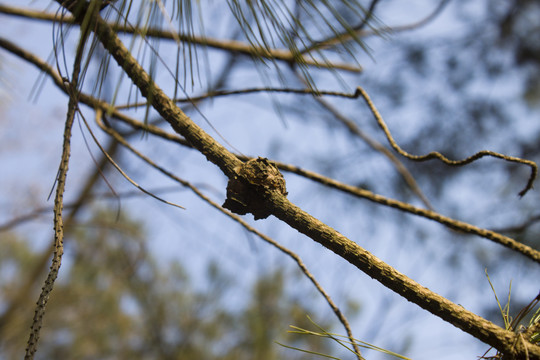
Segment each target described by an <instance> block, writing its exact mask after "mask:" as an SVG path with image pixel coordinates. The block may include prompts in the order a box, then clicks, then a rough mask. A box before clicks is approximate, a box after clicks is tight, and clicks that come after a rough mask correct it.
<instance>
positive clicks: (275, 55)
mask: <svg viewBox="0 0 540 360" xmlns="http://www.w3.org/2000/svg"><path fill="white" fill-rule="evenodd" d="M0 13H3V14H7V15H13V16H19V17H24V18H30V19H35V20H43V21H49V22H58V23H66V24H76V22H75V20H74V18H73V17H72V16H58V15H56V14H52V13H45V12H42V11H35V10H27V9H21V8H16V7H11V6H6V5H2V4H0ZM109 25H110V27H111V28H112V29H113V30H114V31H115V32H117V33H125V34H132V35H137V36H144V37H148V38H159V39H164V40H177V39H179V40H180V41H182V42H187V43H190V44H194V45H199V46H205V47H209V48H213V49H219V50H224V51H228V52H232V53H238V54H243V55H247V56H251V57H254V58H265V59H269V60H277V61H283V62H286V63H289V64H295V63H301V64H303V65H308V66H314V67H317V68H322V69H337V70H343V71H349V72H356V73H358V72H362V68H361V67H360V66H358V65H350V64H344V63H332V62H328V61H317V60H314V59H313V58H312V57H311V56H301V55H296V54H293V53H292V52H291V51H289V50H284V49H267V48H263V47H260V46H252V45H250V44H246V43H244V42H241V41H237V40H226V39H214V38H208V37H201V36H195V35H186V34H180V33H176V32H171V31H165V30H159V29H153V28H148V29H144V31H142V30H141V29H138V28H136V27H133V26H130V25H125V26H123V25H118V24H114V23H111V24H109Z"/></svg>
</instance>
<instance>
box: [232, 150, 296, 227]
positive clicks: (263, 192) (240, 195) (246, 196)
mask: <svg viewBox="0 0 540 360" xmlns="http://www.w3.org/2000/svg"><path fill="white" fill-rule="evenodd" d="M236 173H237V174H238V175H237V176H234V177H232V178H230V179H229V182H228V184H227V199H226V200H225V202H224V203H223V207H224V208H226V209H229V210H231V211H232V212H233V213H236V214H239V215H245V214H248V213H251V214H253V217H254V218H255V220H258V219H266V218H267V217H268V216H270V211H269V210H268V209H267V207H266V203H265V198H266V196H267V195H268V194H269V193H271V192H273V191H277V192H279V193H280V194H282V195H287V189H286V187H285V179H284V178H283V175H282V174H281V173H280V172H279V170H278V168H277V167H276V166H275V165H274V164H273V163H272V162H270V161H269V160H268V159H266V158H262V157H258V158H257V159H251V160H248V161H246V162H245V163H243V164H242V166H240V167H239V168H237V169H236Z"/></svg>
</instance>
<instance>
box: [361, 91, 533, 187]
mask: <svg viewBox="0 0 540 360" xmlns="http://www.w3.org/2000/svg"><path fill="white" fill-rule="evenodd" d="M355 94H357V95H361V96H362V98H363V99H364V101H365V102H366V104H367V105H368V107H369V109H370V110H371V113H372V114H373V116H374V117H375V120H376V121H377V124H378V125H379V127H380V128H381V129H382V131H383V132H384V135H385V136H386V138H387V139H388V142H389V143H390V145H391V146H392V148H394V150H396V151H397V152H398V153H399V154H400V155H401V156H404V157H406V158H407V159H410V160H414V161H426V160H431V159H439V160H441V161H442V162H443V163H445V164H446V165H450V166H463V165H467V164H470V163H472V162H474V161H476V160H478V159H480V158H483V157H485V156H491V157H494V158H499V159H503V160H506V161H509V162H514V163H518V164H523V165H527V166H529V167H530V168H531V175H530V176H529V180H528V181H527V185H526V186H525V188H524V189H523V190H521V191H520V192H519V196H523V195H525V194H526V193H527V191H529V190H531V189H532V187H533V183H534V180H535V179H536V175H537V174H538V166H537V165H536V163H535V162H534V161H530V160H526V159H521V158H518V157H514V156H508V155H504V154H499V153H496V152H494V151H489V150H482V151H479V152H477V153H476V154H473V155H471V156H469V157H468V158H465V159H463V160H450V159H448V158H447V157H445V156H444V155H443V154H441V153H439V152H437V151H432V152H430V153H429V154H426V155H411V154H409V153H408V152H406V151H405V150H403V149H401V147H399V145H398V144H397V143H396V142H395V140H394V138H393V137H392V134H391V133H390V130H388V126H386V123H385V122H384V120H383V119H382V116H381V114H379V111H378V110H377V108H376V107H375V105H374V104H373V101H371V98H370V97H369V95H368V94H367V93H366V91H365V90H364V89H362V88H361V87H357V88H356V93H355Z"/></svg>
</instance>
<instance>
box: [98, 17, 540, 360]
mask: <svg viewBox="0 0 540 360" xmlns="http://www.w3.org/2000/svg"><path fill="white" fill-rule="evenodd" d="M95 33H96V35H97V37H98V39H99V40H100V41H101V42H102V44H103V45H104V46H105V48H106V49H107V50H108V51H109V53H110V54H111V55H112V56H113V57H114V59H115V60H116V61H117V63H118V64H119V65H120V66H121V67H122V68H123V69H124V71H125V72H126V74H127V75H128V76H129V77H130V78H131V79H132V81H133V82H134V83H135V85H136V86H137V87H138V88H139V90H140V91H141V93H142V94H143V96H145V97H147V98H151V102H152V106H153V107H154V108H155V109H156V110H157V111H158V112H159V113H160V115H161V116H163V118H164V119H165V120H166V121H167V122H168V123H169V124H170V125H171V126H172V127H173V129H174V130H175V131H176V132H178V133H179V134H181V135H182V136H184V137H185V138H186V140H188V141H189V142H190V143H191V144H192V145H193V146H194V147H195V148H196V149H197V150H199V151H200V152H201V153H202V154H204V155H205V156H206V158H207V159H208V160H209V161H211V162H212V163H214V164H215V165H217V166H218V167H219V168H220V169H221V170H222V171H223V173H224V174H225V175H226V176H227V177H229V178H232V177H237V176H238V173H237V170H236V169H237V168H238V167H241V165H242V162H241V161H240V160H239V159H238V158H237V157H236V156H235V155H234V154H232V153H231V152H229V151H228V150H227V149H226V148H225V147H223V146H222V145H221V144H219V143H218V142H217V141H215V140H214V139H213V138H212V137H211V136H210V135H208V134H207V133H205V132H204V131H203V130H202V129H201V128H200V127H199V126H197V125H196V124H195V123H194V122H193V121H192V120H191V119H190V118H189V117H188V116H187V115H185V114H184V113H183V112H182V111H181V110H180V109H179V108H178V107H176V106H175V104H174V102H173V100H171V99H170V98H169V97H168V96H167V95H165V93H164V92H163V91H162V90H161V89H160V88H159V87H158V86H157V85H156V84H155V83H154V82H153V81H152V79H151V78H150V76H149V75H148V74H147V73H146V72H145V71H144V69H143V68H142V67H141V66H140V65H139V64H138V62H137V61H136V60H135V59H134V58H133V56H131V54H130V52H129V51H128V50H127V49H126V47H125V46H124V45H123V44H122V43H121V42H120V40H119V39H118V37H117V36H116V34H115V33H114V31H113V29H112V28H111V27H110V26H109V25H108V24H107V23H106V22H105V21H104V20H103V19H101V18H98V19H97V21H96V27H95ZM261 195H264V197H265V199H266V204H267V207H268V210H269V211H270V212H271V213H272V214H273V215H275V216H276V217H277V218H278V219H280V220H282V221H284V222H286V223H287V224H289V225H290V226H291V227H293V228H295V229H296V230H298V231H300V232H301V233H304V234H306V235H307V236H309V237H310V238H312V239H313V240H315V241H317V242H319V243H320V244H322V245H323V246H325V247H326V248H328V249H330V250H332V251H334V252H335V253H336V254H338V255H339V256H341V257H343V258H345V259H346V260H348V261H349V262H351V263H352V264H354V265H355V266H356V267H357V268H359V269H360V270H362V271H363V272H365V273H366V274H368V275H369V276H371V277H373V278H375V279H376V280H377V281H379V282H380V283H382V284H383V285H385V286H386V287H388V288H390V289H392V290H393V291H394V292H396V293H398V294H400V295H401V296H403V297H405V298H406V299H407V300H409V301H411V302H414V303H415V304H417V305H419V306H420V307H422V308H423V309H425V310H428V311H430V312H431V313H433V314H434V315H436V316H439V317H441V318H442V319H443V320H445V321H448V322H450V323H452V324H453V325H454V326H456V327H458V328H460V329H462V330H464V331H466V332H467V333H469V334H471V335H473V336H475V337H476V338H478V339H479V340H481V341H483V342H485V343H487V344H489V345H491V346H493V347H495V348H497V349H498V350H500V351H502V352H504V353H506V354H518V356H520V357H524V356H525V353H528V356H529V358H530V359H540V347H536V346H533V345H532V344H530V343H520V344H518V345H515V344H516V343H517V341H515V340H516V336H517V335H515V334H514V333H512V332H509V331H506V330H503V329H501V328H500V327H498V326H495V325H494V324H493V323H491V322H489V321H487V320H485V319H483V318H481V317H479V316H478V315H476V314H474V313H472V312H470V311H467V310H465V309H464V308H463V307H461V306H459V305H456V304H454V303H452V302H451V301H449V300H447V299H445V298H443V297H442V296H440V295H438V294H436V293H434V292H432V291H430V290H429V289H427V288H424V287H422V286H421V285H420V284H418V283H416V282H414V281H413V280H411V279H409V278H407V277H406V276H405V275H403V274H401V273H399V272H398V271H396V270H395V269H393V268H392V267H391V266H389V265H387V264H386V263H384V262H382V261H381V260H379V259H378V258H376V257H375V256H373V255H372V254H371V253H369V252H368V251H366V250H364V249H363V248H361V247H360V246H359V245H357V244H356V243H355V242H353V241H351V240H349V239H347V238H346V237H344V236H343V235H341V234H340V233H338V232H337V231H336V230H334V229H332V228H331V227H329V226H328V225H326V224H324V223H322V222H321V221H319V220H317V219H315V218H314V217H312V216H311V215H309V214H307V213H306V212H304V211H303V210H301V209H300V208H298V207H297V206H295V205H294V204H292V203H291V202H289V201H288V200H287V198H286V197H285V196H284V195H281V194H279V193H278V192H277V191H271V190H270V191H267V192H265V193H264V194H261Z"/></svg>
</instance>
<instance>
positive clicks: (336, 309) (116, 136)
mask: <svg viewBox="0 0 540 360" xmlns="http://www.w3.org/2000/svg"><path fill="white" fill-rule="evenodd" d="M102 114H103V113H102V111H101V110H100V109H96V122H97V124H98V125H99V127H100V128H101V129H102V130H103V131H105V132H106V133H107V134H109V135H110V136H112V137H113V138H114V139H115V140H116V141H118V142H119V143H120V144H122V146H124V147H125V148H127V149H128V150H130V151H131V152H132V153H133V154H135V155H136V156H137V157H139V158H140V159H142V160H143V161H145V162H146V163H147V164H149V165H150V166H152V167H153V168H155V169H156V170H158V171H160V172H161V173H162V174H164V175H166V176H167V177H169V178H170V179H172V180H174V181H176V182H178V183H180V184H182V185H183V186H185V187H187V188H189V189H190V190H191V191H193V192H194V193H195V194H196V195H197V196H198V197H200V198H201V199H203V200H204V201H206V202H207V203H208V204H210V205H211V206H213V207H214V208H216V209H218V210H219V211H221V212H222V213H224V214H225V215H227V216H228V217H230V218H232V219H233V220H235V221H236V222H238V223H239V224H240V225H242V226H243V227H244V228H245V229H246V230H248V231H249V232H251V233H253V234H255V235H257V236H258V237H260V238H261V239H263V240H264V241H266V242H267V243H269V244H270V245H272V246H274V247H275V248H277V249H278V250H280V251H281V252H283V253H285V254H286V255H288V256H289V257H291V258H292V259H293V260H294V261H295V262H296V264H297V265H298V267H299V268H300V270H301V271H302V272H303V273H304V275H305V276H306V277H307V278H308V279H309V280H310V281H311V282H312V283H313V285H314V286H315V288H316V289H317V291H319V293H320V294H321V295H322V296H323V297H324V299H325V300H326V302H327V303H328V305H329V306H330V308H331V309H332V311H333V312H334V314H335V315H336V317H337V318H338V320H339V321H340V322H341V324H342V325H343V327H344V328H345V331H346V332H347V335H348V337H349V339H350V340H351V343H352V345H353V347H354V350H355V352H356V354H359V356H360V357H361V355H360V349H359V348H358V345H357V344H356V342H355V341H354V336H353V333H352V330H351V327H350V324H349V322H348V321H347V318H346V317H345V315H344V314H343V313H342V312H341V310H340V309H339V307H338V306H337V305H336V304H335V303H334V302H333V300H332V298H331V297H330V295H328V293H327V292H326V291H325V290H324V289H323V287H322V286H321V285H320V284H319V283H318V281H317V280H316V279H315V277H314V276H313V275H312V274H311V272H310V271H309V270H308V268H307V267H306V265H305V264H304V262H303V261H302V259H301V258H300V257H299V256H298V255H297V254H296V253H294V252H293V251H291V250H289V249H288V248H286V247H284V246H282V245H281V244H279V243H278V242H276V241H275V240H273V239H272V238H270V237H269V236H267V235H265V234H263V233H261V232H259V231H258V230H257V229H255V228H254V227H252V226H250V225H249V224H248V223H247V222H245V221H244V220H243V219H242V218H241V217H240V216H238V215H236V214H233V213H231V212H230V211H228V210H226V209H224V208H223V207H222V206H220V205H219V204H217V203H216V202H214V201H212V200H211V199H210V198H209V197H207V196H206V195H204V194H203V193H202V192H201V191H200V190H199V189H198V188H197V187H196V186H194V185H193V184H191V183H190V182H188V181H186V180H184V179H181V178H179V177H178V176H176V175H174V174H173V173H172V172H170V171H168V170H166V169H165V168H163V167H161V166H159V165H157V164H156V163H155V162H154V161H153V160H152V159H150V158H149V157H147V156H145V155H144V154H142V153H141V152H139V151H138V150H136V149H135V148H134V147H132V146H131V145H130V144H129V143H128V142H127V141H126V139H124V138H123V137H122V136H121V135H120V134H119V133H118V132H116V131H115V130H114V129H112V128H111V127H108V126H106V125H105V124H104V122H103V121H102V120H101V118H102Z"/></svg>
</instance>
